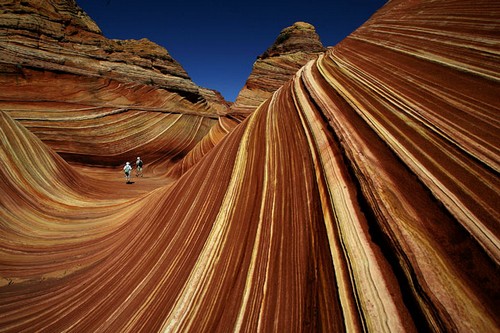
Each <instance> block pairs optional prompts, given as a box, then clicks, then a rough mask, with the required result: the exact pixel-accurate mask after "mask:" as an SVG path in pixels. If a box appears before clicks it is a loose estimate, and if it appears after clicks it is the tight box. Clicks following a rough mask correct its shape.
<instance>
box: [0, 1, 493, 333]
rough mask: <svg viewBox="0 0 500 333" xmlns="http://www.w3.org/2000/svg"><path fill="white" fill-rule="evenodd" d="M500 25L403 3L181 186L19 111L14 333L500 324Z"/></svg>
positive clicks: (483, 12)
mask: <svg viewBox="0 0 500 333" xmlns="http://www.w3.org/2000/svg"><path fill="white" fill-rule="evenodd" d="M498 17H500V8H499V7H498V6H496V5H495V3H494V2H491V1H489V0H474V1H467V0H461V1H431V0H424V1H418V2H415V1H406V0H391V1H390V2H389V3H388V4H387V5H386V6H384V7H383V8H382V9H381V10H379V11H378V12H377V13H376V14H375V15H374V16H373V17H372V18H371V19H370V20H369V21H368V22H367V23H365V24H364V25H363V26H362V27H361V28H360V29H358V30H357V31H355V32H354V33H353V34H352V35H351V36H349V37H348V38H346V39H345V40H344V41H343V42H341V43H340V44H339V45H336V46H335V47H333V48H331V49H329V50H328V51H327V52H326V53H324V54H322V55H320V56H319V57H318V59H317V60H315V61H312V62H308V63H307V65H305V66H304V67H302V68H301V69H300V70H299V71H298V72H297V73H296V75H294V77H293V78H292V79H291V80H290V81H288V82H286V83H285V84H284V85H283V86H282V87H281V89H279V90H278V91H276V92H275V93H274V94H273V95H272V97H271V98H270V99H268V100H266V101H265V102H264V103H263V104H261V105H260V106H259V107H258V108H257V109H256V110H255V111H254V112H253V113H251V114H250V115H249V116H248V117H247V118H246V119H245V120H244V121H242V122H241V123H239V124H238V125H233V124H227V123H225V121H220V120H219V119H217V120H216V121H217V125H216V126H217V127H215V126H212V127H210V129H208V130H207V132H209V133H210V134H209V135H208V136H205V138H204V139H203V140H207V142H206V144H209V142H208V141H209V140H210V138H213V140H216V141H217V140H218V139H217V136H218V135H224V134H223V133H224V132H227V134H226V135H224V138H223V139H222V140H221V141H220V142H219V143H218V144H215V145H214V147H213V148H211V147H210V148H211V149H208V150H209V151H206V152H203V154H204V155H205V156H204V157H203V158H202V159H200V160H199V161H198V162H197V163H194V164H193V165H191V166H190V167H189V168H187V170H185V171H182V172H181V173H183V174H182V176H181V177H180V178H178V179H176V180H173V181H172V182H171V183H169V184H167V185H165V186H163V184H162V183H161V182H159V183H160V184H156V185H155V186H153V182H155V181H157V180H158V178H155V177H150V178H148V179H145V180H144V182H143V183H141V181H142V180H139V179H138V180H137V183H136V184H134V186H128V185H125V184H124V183H123V182H122V179H118V180H115V179H114V178H113V177H111V176H110V175H111V173H110V172H109V170H103V169H101V168H87V167H86V168H83V169H82V168H80V167H78V168H77V167H73V166H71V165H69V164H68V163H67V162H66V161H65V160H64V159H62V158H61V157H60V155H59V154H57V153H55V152H54V150H53V149H51V148H50V146H49V145H47V144H45V143H44V141H47V138H45V140H44V141H41V140H40V139H39V137H38V136H40V135H41V133H38V134H37V136H35V135H34V134H33V133H32V131H34V130H35V128H34V127H31V128H30V127H28V128H29V130H28V129H27V128H26V127H24V126H23V123H24V122H25V121H24V120H22V119H19V120H15V119H14V118H19V116H18V114H16V113H15V112H13V111H9V110H7V111H1V112H0V143H1V146H0V148H1V149H0V178H1V179H0V192H1V193H3V195H2V196H0V207H1V208H2V209H0V277H1V280H0V281H1V283H0V328H1V330H2V331H5V332H20V331H28V332H40V331H43V332H53V331H57V332H59V331H74V332H82V331H85V332H102V331H110V332H165V331H167V332H228V331H242V332H295V331H307V332H310V331H312V332H417V331H421V332H498V331H499V330H500V323H499V318H500V316H499V313H498V312H499V307H498V299H499V284H498V271H499V260H500V251H499V246H500V242H499V235H500V228H499V221H500V209H499V207H500V179H499V170H500V165H499V161H500V156H499V151H498V142H500V138H499V135H500V134H499V133H500V131H499V129H500V128H499V127H500V123H499V119H498V115H499V114H500V105H499V102H498V96H499V92H500V91H499V90H500V89H499V82H500V74H499V73H500V71H499V70H498V69H499V67H498V63H499V60H500V59H499V52H498V51H499V48H498V45H499V42H500V40H499V37H498V34H497V31H499V29H500V26H499V25H500V24H499V22H498V20H497V18H498ZM52 75H55V74H52ZM75 82H76V81H75ZM84 82H86V81H84ZM132 90H133V89H132ZM119 92H120V90H118V92H117V94H118V95H119ZM130 94H132V95H133V93H132V92H131V93H130ZM72 96H74V98H75V99H77V98H78V96H79V94H78V93H76V92H75V93H74V95H72ZM126 96H127V95H123V98H125V97H126ZM160 97H161V96H159V99H158V101H159V102H158V103H160V102H161V98H160ZM85 98H87V97H85ZM117 98H118V97H117ZM28 102H30V101H25V103H28ZM25 105H28V104H25ZM26 108H27V107H26ZM72 112H76V113H77V114H78V117H80V118H81V120H82V121H83V122H82V126H81V127H80V128H77V127H76V126H75V130H76V129H79V130H82V131H83V130H84V129H85V126H86V125H85V121H86V118H85V117H86V115H87V113H84V112H83V110H78V111H76V110H74V109H73V110H71V111H68V113H72ZM24 114H25V115H26V116H29V115H31V114H32V115H33V116H34V117H35V116H37V115H39V116H47V115H50V114H51V112H50V111H48V110H47V109H41V108H37V107H36V104H35V107H33V108H32V109H31V110H30V111H24ZM12 115H14V116H15V117H13V116H12ZM220 119H223V118H220ZM225 119H226V120H230V119H231V118H225ZM148 121H149V123H150V124H151V121H150V120H148ZM118 122H123V123H126V122H125V121H124V120H120V121H118ZM186 126H194V127H197V126H200V125H199V124H196V123H192V124H186ZM153 127H156V126H153V125H151V129H150V130H155V128H153ZM207 127H208V126H207ZM231 127H234V128H233V129H232V130H231V129H230V128H231ZM118 128H120V126H119V125H117V131H115V132H114V133H113V134H109V139H110V140H113V139H115V138H116V137H117V136H119V135H121V134H122V133H120V131H118ZM51 131H53V132H55V133H59V132H60V131H59V129H57V128H54V129H52V128H50V127H48V126H47V127H45V129H44V132H46V133H47V135H49V134H50V132H51ZM179 131H180V129H179ZM141 133H142V132H141ZM198 133H199V131H198V130H192V133H191V134H190V135H191V136H196V135H198ZM140 135H142V134H137V136H140ZM186 136H187V135H186ZM132 137H133V136H132ZM203 140H202V141H200V142H204V141H203ZM75 142H76V141H75ZM89 142H92V141H91V140H90V139H89ZM156 144H158V143H157V141H152V142H151V143H150V145H152V146H155V145H156ZM155 147H156V146H155ZM157 147H158V148H159V147H161V145H159V146H157ZM198 147H199V148H197V149H200V151H202V150H203V147H202V145H200V146H198ZM78 149H82V147H78ZM151 150H152V151H153V150H154V149H153V148H151ZM75 151H76V149H75ZM191 152H193V154H194V151H192V150H191V151H190V152H189V153H188V154H190V153H191ZM87 154H88V153H87ZM158 158H160V159H161V157H158ZM164 159H165V160H169V158H168V157H164ZM170 163H171V162H170ZM186 163H187V162H186ZM81 171H84V172H83V173H82V172H81ZM136 185H137V186H136ZM141 186H151V188H153V187H155V188H154V190H153V189H151V190H150V191H142V192H140V191H138V190H137V189H139V188H140V187H141Z"/></svg>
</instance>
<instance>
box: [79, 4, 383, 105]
mask: <svg viewBox="0 0 500 333" xmlns="http://www.w3.org/2000/svg"><path fill="white" fill-rule="evenodd" d="M77 3H78V5H79V6H80V7H81V8H83V10H85V12H87V14H88V15H89V16H90V17H91V18H92V19H93V20H94V21H95V22H96V23H97V25H98V26H99V27H100V28H101V30H102V32H103V34H104V36H106V37H107V38H116V39H141V38H148V39H149V40H151V41H153V42H155V43H157V44H159V45H161V46H163V47H164V48H166V49H167V50H168V52H169V53H170V54H171V55H172V57H174V59H175V60H177V61H178V62H179V63H180V64H181V65H182V67H183V68H184V69H185V70H186V71H187V73H188V74H189V76H190V77H191V79H192V80H193V81H194V82H195V83H196V84H198V85H200V86H202V87H206V88H211V89H215V90H218V91H219V92H221V93H222V95H223V96H224V98H225V99H226V100H228V101H234V100H235V98H236V96H237V95H238V92H239V91H240V90H241V88H242V87H243V85H244V84H245V81H246V79H247V78H248V76H249V75H250V72H251V71H252V65H253V63H254V62H255V60H256V58H257V56H259V55H260V54H262V53H263V52H264V51H265V50H266V49H267V48H268V47H269V46H271V45H272V43H273V42H274V40H275V39H276V37H277V36H278V34H279V33H280V31H281V30H282V29H283V28H286V27H288V26H290V25H292V24H293V23H295V22H297V21H304V22H308V23H310V24H312V25H314V26H315V27H316V31H317V32H318V34H319V36H320V38H321V41H322V43H323V45H325V46H334V45H335V44H337V43H338V42H340V41H341V40H342V39H343V38H345V37H346V36H347V35H349V34H350V33H351V32H352V31H354V30H355V29H356V28H358V27H359V26H360V25H362V24H363V23H364V22H365V21H366V20H367V19H368V18H369V17H370V16H371V15H372V14H373V13H375V11H377V9H379V8H380V7H382V6H383V5H384V4H385V3H386V0H329V1H328V0H300V1H297V0H288V1H282V0H278V1H273V0H251V1H241V2H240V1H238V0H233V1H229V0H201V1H200V0H193V1H189V0H188V1H168V0H140V1H139V0H77Z"/></svg>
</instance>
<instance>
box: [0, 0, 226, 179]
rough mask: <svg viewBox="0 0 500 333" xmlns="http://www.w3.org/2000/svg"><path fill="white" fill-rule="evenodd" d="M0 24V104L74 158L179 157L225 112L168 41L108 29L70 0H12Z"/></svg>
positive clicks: (220, 101) (119, 160) (112, 160)
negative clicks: (120, 36)
mask: <svg viewBox="0 0 500 333" xmlns="http://www.w3.org/2000/svg"><path fill="white" fill-rule="evenodd" d="M0 27H1V30H0V37H1V39H0V47H1V57H0V71H1V78H0V107H1V108H2V109H3V110H5V111H6V112H8V113H9V115H10V116H11V117H13V118H14V119H17V120H19V121H21V123H22V124H23V125H24V126H26V127H27V128H28V129H29V130H30V131H32V132H33V133H35V134H36V135H37V136H38V137H39V138H41V139H42V140H43V141H44V142H45V143H47V144H49V146H51V148H53V149H55V150H56V151H57V152H58V153H60V154H61V155H62V156H64V157H65V158H66V159H68V160H71V161H75V162H80V163H91V164H101V165H117V164H121V163H124V161H125V160H127V159H130V158H132V157H133V156H138V155H142V156H143V157H144V158H145V159H146V160H148V161H149V162H153V161H158V162H160V160H161V159H164V157H165V155H169V156H170V158H172V159H179V158H181V157H182V156H183V155H185V154H186V153H187V152H189V151H190V150H191V149H192V148H193V147H194V146H195V144H196V142H197V141H198V140H200V139H201V138H202V137H203V136H205V135H206V134H207V133H208V131H209V129H210V127H212V126H213V125H214V124H216V123H217V118H218V117H219V115H221V114H225V113H227V110H228V103H227V102H226V101H224V99H223V98H222V96H221V95H220V94H219V93H218V92H216V91H213V90H210V89H206V88H201V87H198V86H197V85H196V84H194V83H193V82H192V81H191V79H190V78H189V76H188V74H187V73H186V72H185V71H184V69H183V68H182V67H181V65H180V64H179V63H178V62H177V61H175V60H174V59H173V58H172V57H171V56H170V54H169V53H168V51H167V50H165V49H164V48H163V47H160V46H159V45H157V44H155V43H153V42H151V41H149V40H147V39H141V40H110V39H107V38H105V37H104V36H103V35H102V34H101V31H100V30H99V28H98V27H97V25H96V24H95V23H94V22H93V21H92V19H91V18H90V17H88V16H87V15H86V14H85V13H84V12H83V11H82V10H81V8H79V7H78V6H77V4H76V3H75V2H74V1H63V0H51V1H34V0H33V1H6V2H4V4H2V20H0ZM150 129H152V130H150ZM89 133H91V135H89ZM141 133H142V134H141ZM134 158H135V157H134ZM163 167H166V165H163ZM164 171H165V170H164Z"/></svg>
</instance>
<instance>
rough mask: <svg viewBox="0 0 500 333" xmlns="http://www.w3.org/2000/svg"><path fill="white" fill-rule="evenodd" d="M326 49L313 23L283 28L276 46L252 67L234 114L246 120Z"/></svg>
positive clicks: (234, 105)
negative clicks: (301, 68)
mask: <svg viewBox="0 0 500 333" xmlns="http://www.w3.org/2000/svg"><path fill="white" fill-rule="evenodd" d="M325 50H326V49H325V48H324V47H323V44H322V43H321V41H320V38H319V36H318V34H317V33H316V29H315V28H314V26H312V25H311V24H309V23H305V22H296V23H294V24H293V25H292V26H290V27H287V28H285V29H283V30H282V31H281V32H280V34H279V35H278V37H277V38H276V40H275V42H274V43H273V45H271V46H270V47H269V48H268V49H267V50H266V51H265V52H264V53H263V54H262V55H260V56H259V57H258V58H257V61H255V63H254V64H253V69H252V72H251V73H250V76H249V77H248V80H247V81H246V83H245V86H244V87H243V89H242V90H241V91H240V93H239V94H238V96H237V98H236V101H235V102H234V104H233V105H232V106H231V115H232V116H233V117H235V118H237V119H244V118H245V117H247V116H248V115H249V114H250V113H252V112H253V111H255V109H256V108H257V107H258V106H259V105H260V104H262V103H263V102H264V101H265V100H266V99H268V98H269V97H271V95H272V94H273V92H275V91H276V90H278V88H280V87H281V86H282V85H283V84H284V83H285V82H287V81H288V80H290V79H291V78H292V77H293V75H294V74H295V73H296V72H297V71H298V70H299V69H300V67H302V66H304V65H305V64H306V63H307V62H308V61H310V60H313V59H316V58H317V57H318V55H319V54H321V53H323V52H324V51H325Z"/></svg>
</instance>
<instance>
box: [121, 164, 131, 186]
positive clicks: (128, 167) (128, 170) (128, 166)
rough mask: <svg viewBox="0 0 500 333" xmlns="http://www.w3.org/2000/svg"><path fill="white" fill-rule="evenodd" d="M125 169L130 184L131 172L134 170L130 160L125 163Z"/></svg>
mask: <svg viewBox="0 0 500 333" xmlns="http://www.w3.org/2000/svg"><path fill="white" fill-rule="evenodd" d="M123 171H124V172H125V179H126V180H127V184H128V183H130V173H131V172H132V167H131V166H130V162H127V163H125V166H124V167H123Z"/></svg>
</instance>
